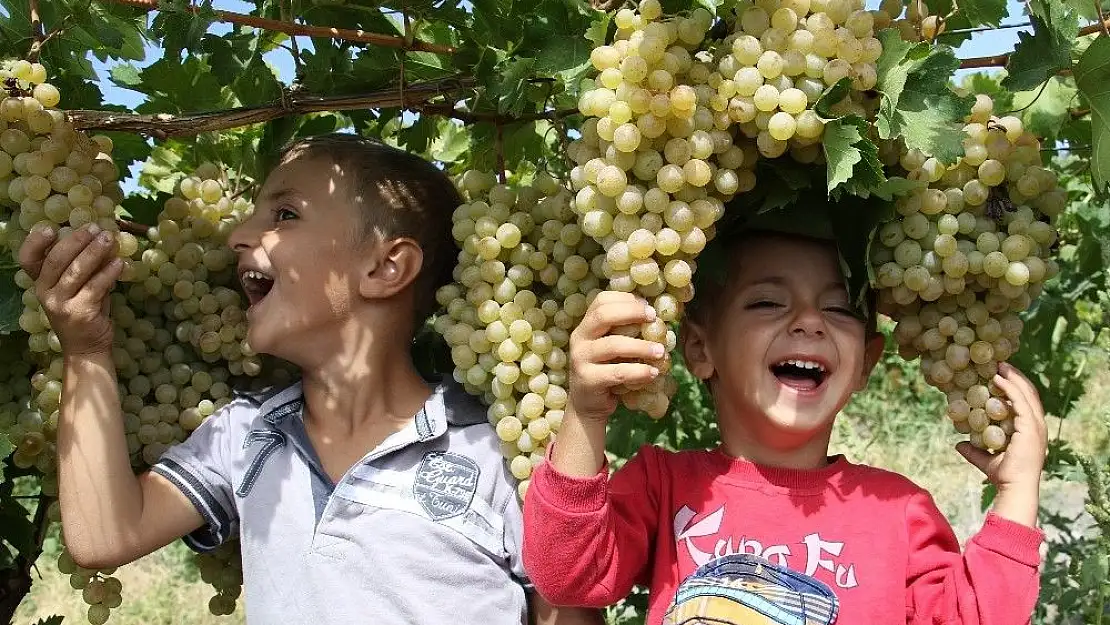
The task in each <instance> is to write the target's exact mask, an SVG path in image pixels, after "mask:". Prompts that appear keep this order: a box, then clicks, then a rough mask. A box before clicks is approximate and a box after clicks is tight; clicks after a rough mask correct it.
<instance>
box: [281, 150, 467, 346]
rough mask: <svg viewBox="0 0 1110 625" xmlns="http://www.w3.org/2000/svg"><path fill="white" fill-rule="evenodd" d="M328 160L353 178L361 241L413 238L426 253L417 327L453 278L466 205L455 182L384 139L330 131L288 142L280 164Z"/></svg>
mask: <svg viewBox="0 0 1110 625" xmlns="http://www.w3.org/2000/svg"><path fill="white" fill-rule="evenodd" d="M294 155H295V156H302V155H303V156H307V157H309V158H326V159H328V160H329V161H331V163H332V164H334V165H335V166H337V167H339V168H340V169H342V170H343V172H344V173H345V174H347V175H348V176H349V178H348V179H347V181H346V185H347V189H346V191H347V195H348V197H349V199H350V201H351V203H352V204H355V205H356V206H358V207H359V208H360V209H361V212H362V224H361V229H360V232H359V233H358V235H357V236H358V240H360V241H362V240H365V239H366V238H367V237H369V236H371V235H377V236H379V237H381V238H382V239H383V240H389V239H395V238H399V237H409V238H412V239H413V240H415V241H416V243H417V244H418V245H419V246H420V249H421V250H422V251H423V254H424V261H423V264H422V265H421V267H420V273H419V275H418V276H417V278H416V281H415V282H414V283H413V294H414V298H413V299H414V303H413V304H414V313H415V319H414V324H415V326H419V324H420V323H422V322H423V321H424V320H425V319H427V318H428V316H429V315H431V314H432V313H434V312H435V311H436V309H437V308H438V304H437V302H436V291H437V290H439V288H440V287H441V286H443V285H445V284H448V283H449V282H451V279H452V278H451V272H452V270H453V269H454V264H455V259H456V257H457V255H458V246H457V245H456V244H455V240H454V238H453V237H452V235H451V215H452V213H454V211H455V209H456V208H457V207H458V206H459V204H460V203H461V201H462V200H461V199H460V197H459V193H458V191H457V190H456V189H455V185H454V184H453V183H452V182H451V180H450V179H449V178H448V177H447V175H446V174H445V173H444V172H443V171H441V170H440V169H438V168H437V167H436V166H435V165H433V164H432V163H429V162H428V161H426V160H424V159H423V158H420V157H419V156H416V155H415V154H410V153H408V152H405V151H404V150H400V149H397V148H394V147H392V146H389V145H386V144H384V143H381V142H379V141H375V140H373V139H369V138H366V137H361V136H359V135H354V134H345V133H331V134H324V135H316V136H312V137H308V138H305V139H298V140H297V141H294V142H292V143H290V144H288V145H286V146H285V148H283V149H282V150H281V152H280V154H279V155H278V162H279V163H280V162H284V161H285V160H286V159H288V158H290V157H292V156H294Z"/></svg>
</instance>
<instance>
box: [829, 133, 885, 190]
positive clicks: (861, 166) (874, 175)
mask: <svg viewBox="0 0 1110 625" xmlns="http://www.w3.org/2000/svg"><path fill="white" fill-rule="evenodd" d="M822 144H823V145H824V149H825V161H826V162H827V163H828V178H827V183H826V190H827V191H828V192H830V193H831V192H832V191H833V190H834V189H836V188H838V187H840V186H841V185H844V184H846V183H848V182H849V181H850V182H851V184H850V185H849V188H848V191H849V192H850V193H852V194H854V195H860V196H866V195H869V194H870V189H871V188H873V187H877V186H878V185H881V184H882V183H884V182H886V177H885V176H884V175H883V166H882V163H881V162H880V161H879V148H878V146H876V145H875V144H874V143H873V142H872V141H871V139H869V138H867V122H866V121H865V120H864V119H863V118H862V117H859V116H856V115H849V116H847V117H842V118H840V119H836V120H832V121H830V122H828V123H826V124H825V135H824V138H823V139H822Z"/></svg>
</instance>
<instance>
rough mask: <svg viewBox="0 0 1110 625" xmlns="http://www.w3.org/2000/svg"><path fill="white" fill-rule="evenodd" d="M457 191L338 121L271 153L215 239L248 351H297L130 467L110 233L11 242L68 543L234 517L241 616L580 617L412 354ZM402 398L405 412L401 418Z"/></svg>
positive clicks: (119, 549) (138, 535) (109, 550)
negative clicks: (240, 291) (48, 415)
mask: <svg viewBox="0 0 1110 625" xmlns="http://www.w3.org/2000/svg"><path fill="white" fill-rule="evenodd" d="M457 204H458V196H457V194H456V192H455V190H454V188H453V186H452V185H451V183H450V181H449V180H447V178H446V177H445V176H444V175H443V174H442V173H441V172H439V171H438V170H436V169H435V168H434V167H432V166H431V165H430V164H429V163H427V162H425V161H423V160H421V159H419V158H417V157H415V156H412V155H409V154H407V153H405V152H401V151H399V150H395V149H392V148H389V147H386V146H383V145H381V144H377V143H373V142H370V141H367V140H363V139H360V138H357V137H354V136H343V135H329V136H326V137H322V138H316V139H312V140H307V141H302V142H299V143H297V144H295V145H293V146H292V147H291V148H290V149H288V150H286V151H285V152H284V153H283V154H282V156H281V159H280V161H279V165H278V167H277V168H276V169H275V170H274V171H273V172H272V173H271V174H270V176H269V177H268V178H267V180H266V183H265V185H264V186H263V187H262V189H261V191H260V194H259V197H258V201H257V203H256V208H255V212H254V214H253V216H251V217H250V218H249V219H248V220H246V221H245V222H244V223H243V224H242V225H240V226H239V227H238V228H237V229H236V231H235V232H234V233H233V235H232V236H231V239H230V241H229V244H230V245H231V247H232V249H233V250H234V251H235V252H237V254H238V257H239V264H238V267H239V275H240V277H241V279H242V283H243V288H244V291H245V292H246V294H247V297H248V299H249V300H250V304H251V305H250V308H249V309H248V311H247V317H248V320H249V323H250V330H249V334H248V340H249V342H250V344H251V346H252V347H253V348H254V349H255V351H257V352H259V353H268V354H272V355H274V356H277V357H279V358H283V359H285V360H287V361H289V362H292V363H293V364H295V365H297V366H299V367H300V370H301V378H300V380H299V381H298V382H297V383H296V384H294V385H292V386H290V387H288V388H285V389H281V390H278V391H276V392H272V393H270V394H269V395H268V396H259V397H253V396H246V395H244V396H240V397H239V398H237V399H236V400H235V401H233V402H231V403H230V404H228V405H227V406H225V407H224V408H223V409H221V410H220V411H219V412H217V413H216V414H215V415H213V416H212V417H210V418H209V419H208V420H207V421H205V422H204V423H203V424H202V425H201V427H200V428H198V429H197V430H196V431H195V432H194V433H193V435H192V436H191V437H190V438H189V440H187V441H186V442H185V443H183V444H182V445H179V446H177V447H175V448H172V449H171V450H170V451H168V452H167V453H166V454H165V456H164V457H163V458H162V459H161V460H160V461H159V463H158V464H157V465H155V467H154V468H153V470H151V471H149V472H147V473H144V474H142V475H139V476H135V475H134V474H133V473H132V472H131V467H130V464H129V460H128V454H127V444H126V440H125V437H124V431H123V420H122V417H121V410H120V399H119V394H118V390H117V386H116V376H115V367H114V365H113V362H112V355H111V347H112V339H113V331H112V324H111V320H110V319H109V317H108V308H107V306H106V305H105V304H106V297H107V295H108V293H109V292H110V290H111V288H112V285H113V284H114V283H115V281H116V279H117V278H118V277H119V274H120V271H121V268H122V266H121V264H120V262H119V261H118V260H114V258H113V257H114V247H115V242H114V241H113V239H112V237H111V235H110V233H107V232H99V231H98V229H96V228H95V226H90V227H88V228H85V229H81V230H79V231H76V232H75V233H73V234H72V235H71V236H69V237H67V238H65V239H64V240H61V241H56V239H57V237H56V234H55V233H53V232H49V231H45V230H37V231H35V232H34V233H32V234H31V235H29V236H28V238H27V241H26V243H25V244H24V246H23V248H22V249H21V252H20V261H21V264H22V265H23V267H24V269H25V270H26V271H27V272H28V273H29V274H30V275H31V276H33V277H35V278H36V293H37V295H38V296H39V299H40V301H41V302H42V305H43V308H44V309H45V310H46V311H47V314H48V315H49V316H50V321H51V325H52V327H53V329H54V330H55V332H56V333H57V334H58V337H59V339H60V340H61V343H62V347H63V351H64V356H65V369H64V382H63V393H62V406H61V415H60V419H59V426H58V449H59V465H60V466H59V488H60V504H61V509H62V524H63V530H64V532H65V536H66V542H67V545H68V547H69V550H70V553H71V554H72V555H73V558H74V560H75V561H76V562H77V563H78V564H80V565H82V566H86V567H89V568H105V567H109V566H118V565H120V564H123V563H126V562H130V561H132V560H134V559H136V558H138V557H141V556H143V555H145V554H147V553H150V552H151V551H154V550H155V549H158V548H160V547H162V546H163V545H165V544H167V543H169V542H171V541H172V540H174V539H176V538H179V537H185V539H186V541H187V542H188V543H189V544H190V545H191V546H193V547H194V548H196V549H200V550H207V549H212V548H215V547H216V546H217V545H219V544H220V543H222V542H223V541H225V540H227V539H228V538H230V537H233V536H236V535H238V536H239V538H240V541H241V545H242V552H243V569H244V586H245V592H246V602H247V617H248V620H249V622H251V623H257V624H270V623H327V624H332V623H338V624H345V623H381V624H383V625H391V624H401V623H421V624H423V623H428V624H437V625H438V624H440V623H481V624H482V625H487V624H488V625H497V624H501V623H505V624H509V623H514V624H515V623H522V622H525V621H526V620H528V618H527V617H528V612H529V610H528V607H529V604H531V606H532V607H533V608H535V610H533V612H534V613H535V614H537V615H538V616H537V618H535V619H534V620H535V621H536V622H544V623H554V622H558V623H560V625H567V624H570V623H600V622H601V619H600V615H599V613H597V612H593V611H582V610H572V609H554V608H552V607H551V606H549V605H547V604H545V603H543V602H542V600H541V599H539V596H538V595H536V594H534V593H531V592H528V593H526V591H525V588H526V587H527V582H526V580H525V577H524V572H523V569H522V568H521V564H520V537H521V535H522V532H521V515H520V507H519V504H518V501H517V498H516V492H515V487H514V484H513V481H512V478H511V476H510V475H509V473H508V471H507V469H506V467H505V464H504V462H503V461H502V459H501V454H500V448H499V442H498V439H497V437H496V435H495V434H494V432H493V430H492V428H491V427H490V425H489V424H488V422H487V421H486V417H485V411H484V409H483V408H482V407H481V405H479V404H478V403H477V402H476V401H475V400H474V398H472V397H470V396H469V395H467V394H466V393H465V392H464V391H462V389H461V388H459V387H458V386H457V385H455V384H454V383H438V384H435V385H433V386H429V384H428V383H427V382H426V381H425V380H423V379H422V378H421V377H420V375H419V374H418V373H417V372H416V370H415V367H414V366H413V364H412V361H411V358H410V353H409V351H410V350H409V348H410V344H411V341H412V336H413V332H414V328H415V327H416V323H417V321H418V320H423V319H424V318H425V317H427V315H428V314H430V313H431V312H432V310H433V309H434V306H435V300H434V293H435V290H436V289H437V288H438V286H440V285H441V284H443V283H445V282H446V281H448V280H449V279H450V274H451V268H452V264H453V260H454V259H453V256H454V254H453V252H454V250H455V248H454V244H453V242H452V239H451V227H450V219H451V213H452V211H453V210H454V208H455V206H456V205H457ZM414 415H415V416H414Z"/></svg>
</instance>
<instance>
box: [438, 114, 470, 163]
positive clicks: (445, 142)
mask: <svg viewBox="0 0 1110 625" xmlns="http://www.w3.org/2000/svg"><path fill="white" fill-rule="evenodd" d="M469 148H470V133H469V132H468V131H467V129H466V128H465V127H463V126H462V124H460V123H458V122H457V121H455V120H453V119H441V120H439V132H437V133H436V136H435V138H433V139H432V143H431V145H430V146H428V155H429V156H430V157H431V158H432V159H433V160H437V161H440V162H442V163H455V162H458V160H459V158H460V157H461V156H463V155H464V154H466V152H467V150H468V149H469Z"/></svg>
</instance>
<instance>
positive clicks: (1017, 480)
mask: <svg viewBox="0 0 1110 625" xmlns="http://www.w3.org/2000/svg"><path fill="white" fill-rule="evenodd" d="M994 384H995V386H997V387H998V389H999V390H1000V391H1002V393H1004V394H1005V396H1006V397H1007V398H1009V401H1010V404H1011V410H1012V412H1013V414H1014V433H1013V435H1012V436H1011V438H1010V444H1009V445H1008V446H1007V447H1006V451H1004V452H1001V453H997V454H991V453H989V452H987V451H984V450H982V449H978V448H976V447H974V446H972V444H971V443H969V442H967V441H963V442H961V443H959V444H958V445H956V449H957V451H959V452H960V454H961V455H963V457H964V458H965V459H967V461H968V462H970V463H971V464H973V465H975V466H976V467H977V468H978V469H979V470H980V471H982V472H983V473H984V474H985V475H986V476H987V479H988V480H990V482H991V483H992V484H994V485H995V487H997V489H998V495H997V497H996V498H995V501H994V506H993V508H994V512H995V514H998V515H999V516H1002V517H1005V518H1008V519H1010V520H1012V521H1015V522H1018V523H1022V524H1024V525H1034V524H1035V523H1036V519H1037V505H1038V504H1037V502H1038V495H1039V492H1040V481H1041V469H1042V468H1043V467H1044V457H1045V449H1046V448H1047V445H1048V429H1047V426H1046V425H1045V418H1044V407H1043V406H1042V405H1041V398H1040V395H1039V394H1038V393H1037V389H1036V387H1034V386H1033V383H1032V382H1030V381H1029V379H1028V378H1026V377H1025V376H1024V375H1022V373H1021V372H1020V371H1018V370H1017V368H1015V367H1014V366H1013V365H1010V364H1008V363H1003V364H1001V365H1000V366H999V373H998V375H996V376H995V377H994Z"/></svg>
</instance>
